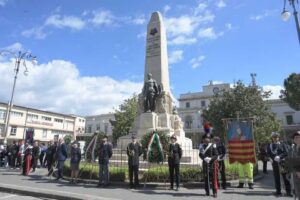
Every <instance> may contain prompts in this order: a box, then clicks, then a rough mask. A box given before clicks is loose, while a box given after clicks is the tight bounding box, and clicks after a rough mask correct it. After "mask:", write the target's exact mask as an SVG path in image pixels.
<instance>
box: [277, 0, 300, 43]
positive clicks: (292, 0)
mask: <svg viewBox="0 0 300 200" xmlns="http://www.w3.org/2000/svg"><path fill="white" fill-rule="evenodd" d="M286 1H289V3H290V5H291V6H292V8H293V11H294V12H293V15H294V18H295V22H296V29H297V33H298V40H299V44H300V24H299V19H298V12H297V9H296V6H295V1H296V0H284V3H283V11H282V13H281V17H282V20H283V21H287V20H288V19H289V18H290V16H291V13H290V12H289V11H287V10H286ZM297 3H298V0H297Z"/></svg>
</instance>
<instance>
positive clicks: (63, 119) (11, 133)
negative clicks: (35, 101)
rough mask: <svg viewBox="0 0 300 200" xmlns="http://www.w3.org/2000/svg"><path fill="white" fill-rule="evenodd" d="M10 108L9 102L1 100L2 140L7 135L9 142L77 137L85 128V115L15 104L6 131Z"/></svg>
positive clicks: (0, 126) (0, 139) (44, 140)
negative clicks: (67, 113) (78, 115)
mask: <svg viewBox="0 0 300 200" xmlns="http://www.w3.org/2000/svg"><path fill="white" fill-rule="evenodd" d="M8 109H9V106H8V104H7V103H1V102H0V142H1V141H2V142H3V141H4V138H5V137H6V138H7V142H8V144H9V143H11V142H12V141H14V140H22V139H25V140H26V139H28V138H33V139H34V140H38V141H41V142H46V143H47V142H48V141H50V140H53V139H55V138H60V137H64V136H66V135H71V136H72V137H73V138H75V137H76V134H78V133H79V132H78V131H79V130H82V129H83V130H84V128H85V119H84V118H83V117H77V116H72V115H65V114H60V113H55V112H49V111H43V110H38V109H34V108H28V107H23V106H17V105H14V106H13V107H12V110H11V113H10V120H9V126H8V130H7V132H5V124H6V120H7V112H8Z"/></svg>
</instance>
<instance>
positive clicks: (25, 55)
mask: <svg viewBox="0 0 300 200" xmlns="http://www.w3.org/2000/svg"><path fill="white" fill-rule="evenodd" d="M0 55H1V56H11V57H14V58H15V77H14V84H13V88H12V93H11V98H10V101H9V108H8V112H7V115H6V116H7V117H6V123H5V131H4V134H5V135H4V141H3V143H4V144H6V143H7V137H8V131H9V128H8V126H9V121H10V113H11V109H12V105H13V99H14V93H15V87H16V82H17V78H18V73H19V71H20V64H21V63H22V64H23V66H24V68H25V70H24V75H25V76H27V74H28V69H27V66H26V60H27V59H30V60H31V61H32V64H36V63H37V60H36V57H35V56H33V55H32V54H31V53H30V52H28V51H26V52H22V51H19V52H11V51H6V50H4V51H0Z"/></svg>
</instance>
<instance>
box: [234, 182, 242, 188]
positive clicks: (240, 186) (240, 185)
mask: <svg viewBox="0 0 300 200" xmlns="http://www.w3.org/2000/svg"><path fill="white" fill-rule="evenodd" d="M236 188H244V183H239V185H238V186H237V187H236Z"/></svg>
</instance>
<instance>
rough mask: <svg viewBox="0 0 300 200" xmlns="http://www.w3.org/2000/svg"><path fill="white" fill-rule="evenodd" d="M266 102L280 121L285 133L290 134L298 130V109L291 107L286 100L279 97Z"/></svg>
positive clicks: (299, 121)
mask: <svg viewBox="0 0 300 200" xmlns="http://www.w3.org/2000/svg"><path fill="white" fill-rule="evenodd" d="M267 104H268V105H270V109H271V111H272V112H273V113H275V115H276V118H277V119H278V120H279V121H280V122H281V126H282V129H283V131H284V133H285V135H287V136H290V135H292V134H293V133H294V132H295V131H300V111H296V110H294V109H292V108H291V107H290V106H289V105H288V104H287V103H286V102H284V101H282V100H280V99H274V100H268V101H267Z"/></svg>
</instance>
